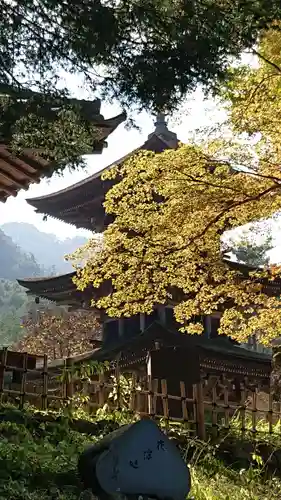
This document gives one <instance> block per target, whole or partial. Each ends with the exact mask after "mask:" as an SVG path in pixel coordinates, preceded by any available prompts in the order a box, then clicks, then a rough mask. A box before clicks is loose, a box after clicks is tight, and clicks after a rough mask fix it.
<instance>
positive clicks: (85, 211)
mask: <svg viewBox="0 0 281 500" xmlns="http://www.w3.org/2000/svg"><path fill="white" fill-rule="evenodd" d="M155 125H156V127H155V130H154V132H153V133H152V134H150V135H149V137H148V139H147V141H146V142H145V143H144V144H143V145H142V146H141V147H140V148H138V149H139V150H141V149H145V150H150V151H155V152H162V151H164V150H165V149H168V148H176V147H177V145H178V139H177V137H176V135H175V134H174V133H172V132H170V131H169V130H168V128H167V125H166V122H165V119H164V117H163V116H162V115H159V116H158V117H157V121H156V124H155ZM136 151H137V150H136ZM134 152H135V151H134ZM134 152H133V153H134ZM133 153H131V154H133ZM126 158H127V157H125V158H121V159H120V160H118V162H115V163H114V165H116V163H122V162H123V161H124V160H125V159H126ZM110 167H111V165H109V166H108V167H106V168H107V169H109V168H110ZM103 172H104V170H103V171H100V172H98V173H96V174H94V175H93V176H90V177H88V178H87V179H85V180H84V181H82V182H79V183H77V184H74V185H73V186H71V187H69V188H67V189H64V190H62V191H58V192H56V193H54V194H51V195H47V196H43V197H39V198H33V199H29V200H28V203H29V204H30V205H32V206H33V207H35V208H36V210H37V212H38V213H40V214H44V215H50V216H52V217H55V218H57V219H59V220H61V221H64V222H66V223H69V224H73V225H75V226H76V227H78V228H85V229H89V230H92V231H97V232H101V231H103V230H104V229H105V228H106V226H107V225H108V224H109V222H110V220H109V219H108V218H107V217H106V214H105V211H104V208H103V200H104V196H105V193H106V192H107V190H108V189H109V188H110V186H111V185H112V184H111V182H109V181H103V180H102V179H101V175H102V173H103ZM227 265H228V266H230V267H231V268H236V269H238V270H239V271H240V279H244V278H248V279H249V273H250V271H252V268H250V267H249V266H243V265H240V264H237V263H233V262H230V261H227ZM74 276H75V273H74V272H73V273H69V274H66V275H63V276H55V277H50V278H29V279H26V280H18V282H19V284H20V285H21V286H23V287H25V288H26V289H27V290H28V293H29V294H32V295H35V296H36V297H42V298H46V299H48V300H51V301H54V302H56V303H57V304H60V305H68V306H70V307H73V308H87V307H88V306H89V305H90V302H91V298H92V297H93V295H94V293H97V291H96V290H94V289H93V288H88V289H86V290H84V291H83V292H81V291H79V290H77V288H76V286H75V285H74V283H73V278H74ZM261 283H262V286H263V290H264V292H265V293H267V294H269V295H273V296H279V295H280V294H281V280H275V281H273V282H270V281H268V280H265V279H264V280H261ZM202 321H203V325H204V335H203V336H202V339H201V340H200V339H199V340H198V342H199V343H200V342H201V344H200V345H201V347H200V352H201V355H200V356H201V358H200V359H201V361H200V364H201V365H200V366H201V370H206V371H208V373H209V372H212V373H213V372H215V373H222V372H223V371H226V372H228V373H229V374H230V375H231V377H232V376H233V374H234V375H235V374H236V375H237V377H238V375H239V377H240V376H249V377H251V378H258V379H260V380H261V379H262V378H263V377H265V378H266V379H267V380H268V378H269V375H268V374H269V371H270V362H271V361H270V356H269V355H265V354H258V353H256V355H255V356H254V357H253V355H252V354H253V353H250V352H249V351H248V350H246V349H244V348H243V347H240V346H239V347H238V346H235V345H234V343H233V342H232V341H231V340H229V339H227V338H217V337H218V328H219V322H220V319H219V314H217V315H216V314H214V315H211V316H209V317H206V318H202ZM102 323H103V339H102V345H101V344H100V342H98V343H95V342H93V347H96V348H95V349H94V351H93V353H92V354H91V353H89V354H87V356H88V358H89V356H90V358H91V357H92V358H94V359H114V358H115V357H116V356H118V359H119V360H120V359H121V360H122V363H123V365H124V366H123V368H124V370H125V369H126V364H127V365H128V363H129V364H130V365H134V366H138V367H139V368H140V367H141V366H142V365H146V362H145V359H146V356H147V352H148V350H150V349H151V348H153V346H154V343H155V341H156V340H157V339H158V340H159V339H160V341H161V339H164V337H165V339H166V340H165V341H164V345H178V346H181V342H182V341H183V336H182V334H180V333H178V332H177V329H178V327H177V323H176V322H175V319H174V315H173V306H172V304H170V305H169V304H167V305H166V306H159V307H156V308H155V311H154V313H153V314H151V315H149V316H147V315H144V314H140V315H137V316H134V317H131V318H119V319H114V318H109V317H106V316H105V315H104V316H103V317H102ZM159 324H160V325H162V326H161V328H160V327H159ZM153 325H154V326H153ZM155 325H158V326H155ZM171 331H172V332H173V333H171ZM145 332H149V334H147V335H148V336H147V335H146V333H145ZM151 335H152V336H151ZM155 335H156V337H157V339H156V337H155ZM159 336H160V337H159ZM154 337H155V338H154ZM144 339H145V346H142V342H143V340H144ZM202 342H203V344H204V345H203V344H202ZM206 342H207V343H206ZM160 343H161V342H160ZM125 352H126V354H124V353H125ZM122 353H123V354H124V356H123V354H122ZM134 353H135V354H136V356H135V355H134ZM120 355H121V358H120ZM122 356H123V357H122ZM81 361H82V358H81V357H79V362H81ZM223 367H224V368H223ZM222 368H223V369H222ZM237 377H236V378H237Z"/></svg>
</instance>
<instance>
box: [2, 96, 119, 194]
mask: <svg viewBox="0 0 281 500" xmlns="http://www.w3.org/2000/svg"><path fill="white" fill-rule="evenodd" d="M34 95H35V93H34V92H31V91H30V92H29V93H28V95H27V96H25V95H23V96H22V95H21V96H20V97H19V99H18V101H20V102H24V101H25V100H26V99H28V98H30V97H33V96H34ZM66 103H67V104H71V105H75V106H77V107H78V109H79V111H80V113H81V117H83V118H85V120H87V121H88V122H89V123H91V124H92V125H94V127H95V128H96V130H97V138H96V137H93V144H92V154H100V153H102V151H103V148H104V147H106V145H107V144H106V140H107V138H108V136H109V135H110V134H111V133H112V132H113V131H114V130H115V129H116V128H117V127H118V126H119V125H120V124H121V123H122V122H124V120H125V119H126V113H124V112H123V113H121V114H119V115H117V116H114V117H112V118H109V119H105V118H104V117H103V115H101V113H100V110H101V101H100V99H96V100H94V101H86V100H77V99H67V102H66ZM59 108H60V104H58V105H57V106H55V108H52V111H54V113H55V112H56V111H57V110H59ZM85 154H89V151H85ZM54 170H55V165H54V163H53V162H52V161H49V160H48V159H46V157H45V156H44V152H42V151H39V150H38V151H37V150H34V149H31V148H25V149H23V150H21V151H18V152H15V151H14V150H13V148H12V137H11V136H10V133H9V131H7V133H6V134H5V135H3V136H2V137H0V202H2V203H4V202H5V201H6V200H7V198H9V197H10V196H17V194H18V192H19V191H20V190H21V189H25V190H27V189H28V188H29V186H30V184H32V183H39V182H40V179H41V178H43V177H46V176H48V177H49V176H50V175H51V174H52V173H53V171H54Z"/></svg>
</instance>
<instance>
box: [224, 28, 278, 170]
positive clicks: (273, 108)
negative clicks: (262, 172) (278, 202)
mask: <svg viewBox="0 0 281 500" xmlns="http://www.w3.org/2000/svg"><path fill="white" fill-rule="evenodd" d="M280 26H281V25H280V24H279V23H275V25H274V26H273V28H272V29H271V30H270V31H266V32H263V36H262V38H261V40H260V45H259V47H258V50H256V51H255V53H256V55H257V57H258V66H257V67H253V68H251V67H249V66H241V67H238V68H235V69H232V70H230V71H229V79H228V82H227V85H225V86H224V87H223V91H222V96H223V98H224V99H226V107H227V110H228V111H229V113H230V120H231V124H232V127H233V129H234V130H235V131H236V132H237V133H246V134H248V135H249V136H250V137H252V138H253V139H254V140H255V142H256V143H257V145H258V146H259V147H258V148H257V151H258V154H261V155H262V157H263V159H264V160H266V161H267V163H268V166H271V168H272V171H273V172H274V171H275V169H276V168H278V164H279V163H280V160H281V149H280V137H281V123H280V112H281V101H280V95H281V50H280V49H281V31H280Z"/></svg>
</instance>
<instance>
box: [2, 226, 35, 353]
mask: <svg viewBox="0 0 281 500" xmlns="http://www.w3.org/2000/svg"><path fill="white" fill-rule="evenodd" d="M41 274H42V269H41V268H40V266H39V264H38V263H37V262H36V260H35V258H34V256H33V255H32V254H29V253H26V252H24V251H23V250H22V249H21V248H20V247H19V246H18V245H16V244H15V243H14V242H13V240H12V239H11V238H10V237H9V236H7V235H6V234H5V233H4V232H3V231H1V229H0V345H1V346H2V345H11V343H13V342H14V341H15V340H17V339H18V338H19V337H20V336H21V335H22V329H21V318H22V316H23V315H24V314H26V311H27V307H28V302H29V299H28V297H27V295H26V293H25V290H24V289H23V288H22V287H20V286H19V284H18V283H17V281H16V279H17V278H26V277H29V276H30V277H31V276H40V275H41Z"/></svg>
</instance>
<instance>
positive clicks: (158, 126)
mask: <svg viewBox="0 0 281 500" xmlns="http://www.w3.org/2000/svg"><path fill="white" fill-rule="evenodd" d="M154 125H155V133H156V134H161V133H162V134H163V133H165V132H167V130H168V127H167V122H166V115H165V114H164V113H158V114H157V116H156V122H155V123H154Z"/></svg>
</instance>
